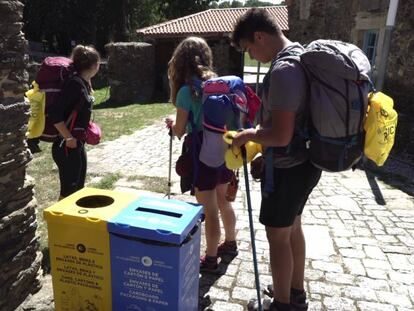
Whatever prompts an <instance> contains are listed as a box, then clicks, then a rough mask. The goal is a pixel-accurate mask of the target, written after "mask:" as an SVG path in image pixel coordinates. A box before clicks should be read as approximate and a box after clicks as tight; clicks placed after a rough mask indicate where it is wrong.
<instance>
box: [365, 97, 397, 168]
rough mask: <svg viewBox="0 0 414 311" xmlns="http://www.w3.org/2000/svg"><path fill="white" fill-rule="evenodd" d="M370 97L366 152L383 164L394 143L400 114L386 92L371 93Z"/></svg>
mask: <svg viewBox="0 0 414 311" xmlns="http://www.w3.org/2000/svg"><path fill="white" fill-rule="evenodd" d="M368 99H369V106H368V109H369V110H368V115H367V118H366V120H365V123H364V129H365V132H366V134H365V145H364V153H365V156H366V157H367V158H368V159H370V160H372V161H374V162H375V163H376V164H377V165H378V166H382V165H383V164H384V162H385V160H387V158H388V155H389V153H390V151H391V148H392V146H393V145H394V139H395V131H396V128H397V120H398V114H397V112H396V111H395V110H394V108H393V106H394V101H393V99H392V98H391V97H389V96H387V95H385V94H384V93H382V92H376V93H370V94H369V95H368Z"/></svg>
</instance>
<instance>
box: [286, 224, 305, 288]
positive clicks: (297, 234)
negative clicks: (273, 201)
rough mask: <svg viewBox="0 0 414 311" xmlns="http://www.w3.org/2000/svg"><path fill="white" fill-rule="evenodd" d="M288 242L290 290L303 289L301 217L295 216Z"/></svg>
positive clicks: (303, 262)
mask: <svg viewBox="0 0 414 311" xmlns="http://www.w3.org/2000/svg"><path fill="white" fill-rule="evenodd" d="M290 242H291V245H292V254H293V263H294V266H293V275H292V285H291V286H292V288H296V289H303V281H304V274H305V257H306V244H305V236H304V235H303V231H302V222H301V216H297V217H296V219H295V222H294V223H293V226H292V233H291V235H290Z"/></svg>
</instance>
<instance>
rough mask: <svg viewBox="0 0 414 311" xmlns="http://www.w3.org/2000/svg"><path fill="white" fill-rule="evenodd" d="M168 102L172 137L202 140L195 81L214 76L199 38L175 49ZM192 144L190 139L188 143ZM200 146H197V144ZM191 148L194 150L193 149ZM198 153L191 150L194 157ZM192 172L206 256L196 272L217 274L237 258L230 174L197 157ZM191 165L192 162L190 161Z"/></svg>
mask: <svg viewBox="0 0 414 311" xmlns="http://www.w3.org/2000/svg"><path fill="white" fill-rule="evenodd" d="M168 65H169V66H168V77H169V83H170V90H171V94H170V100H171V102H172V103H173V105H174V106H175V107H176V108H177V112H176V117H175V121H173V119H171V118H167V119H166V120H165V122H166V125H167V127H168V128H170V129H171V131H172V135H175V136H177V137H179V138H181V137H182V136H183V135H184V134H185V133H187V134H188V135H198V137H199V138H198V139H199V140H200V139H202V135H201V131H202V114H201V104H202V98H201V94H200V93H201V92H200V91H199V90H198V88H197V87H196V84H197V83H196V81H200V80H201V81H205V80H208V79H210V78H212V77H214V76H216V74H215V73H214V71H213V69H212V67H213V55H212V51H211V49H210V47H209V46H208V44H207V42H206V41H205V40H204V39H202V38H199V37H188V38H186V39H184V40H183V41H181V43H180V44H179V45H178V46H177V48H176V49H175V51H174V53H173V55H172V57H171V59H170V61H169V64H168ZM192 141H194V139H193V140H192ZM197 145H201V144H197ZM193 147H194V146H193ZM199 151H200V150H195V152H196V153H195V154H197V155H198V153H199ZM194 158H196V160H195V162H196V163H193V165H192V166H193V168H195V169H196V170H197V173H196V176H195V180H193V183H194V184H193V186H194V190H195V196H196V199H197V202H198V203H200V204H202V205H203V206H204V214H205V234H206V244H207V248H206V253H205V255H204V256H201V258H200V271H201V272H209V273H218V271H219V270H218V257H221V259H222V260H224V261H227V260H231V259H232V258H234V257H235V256H237V254H238V250H237V243H236V232H235V225H236V216H235V213H234V210H233V208H232V206H231V203H230V202H228V201H227V200H226V198H225V196H226V191H227V187H228V184H229V182H230V181H231V180H232V178H233V176H234V173H233V172H232V171H230V170H228V169H227V168H225V167H220V168H218V169H217V168H211V167H209V166H207V165H205V164H204V163H203V162H201V161H200V160H199V159H198V156H197V157H194ZM193 162H194V161H193ZM219 214H220V215H221V219H222V221H223V226H224V233H225V240H224V241H222V242H221V243H219V242H220V235H221V232H220V220H219Z"/></svg>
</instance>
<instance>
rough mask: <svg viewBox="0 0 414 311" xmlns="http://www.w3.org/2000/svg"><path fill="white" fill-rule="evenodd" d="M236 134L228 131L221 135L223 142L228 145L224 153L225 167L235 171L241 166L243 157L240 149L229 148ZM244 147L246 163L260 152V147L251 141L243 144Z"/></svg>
mask: <svg viewBox="0 0 414 311" xmlns="http://www.w3.org/2000/svg"><path fill="white" fill-rule="evenodd" d="M236 133H237V132H236V131H228V132H226V133H224V135H223V140H224V142H225V143H226V144H227V145H228V148H227V150H226V152H225V153H224V161H225V163H226V167H227V168H228V169H230V170H236V169H239V168H240V167H242V166H243V157H242V154H241V150H240V148H236V147H232V146H231V144H232V142H233V137H234V136H235V135H236ZM245 147H246V160H247V163H249V162H251V161H252V160H253V159H254V157H255V156H256V155H257V154H258V153H261V152H262V146H261V145H260V144H257V143H254V142H252V141H248V142H247V143H246V144H245Z"/></svg>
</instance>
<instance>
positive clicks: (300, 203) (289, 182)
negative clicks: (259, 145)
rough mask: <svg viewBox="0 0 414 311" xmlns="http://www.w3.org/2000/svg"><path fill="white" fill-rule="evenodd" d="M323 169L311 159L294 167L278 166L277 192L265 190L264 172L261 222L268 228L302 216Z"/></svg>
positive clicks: (280, 226)
mask: <svg viewBox="0 0 414 311" xmlns="http://www.w3.org/2000/svg"><path fill="white" fill-rule="evenodd" d="M321 173H322V171H321V170H320V169H318V168H316V167H315V166H313V165H312V164H311V163H310V162H308V161H307V162H305V163H302V164H299V165H297V166H294V167H290V168H274V170H273V180H274V187H273V189H274V190H273V192H271V193H264V192H263V189H264V185H265V182H266V181H265V178H264V175H262V182H261V188H262V204H261V209H260V218H259V220H260V222H261V223H262V224H263V225H265V226H268V227H276V228H282V227H289V226H291V225H292V224H293V222H294V221H295V218H296V216H298V215H301V214H302V212H303V208H304V207H305V204H306V201H307V200H308V197H309V195H310V194H311V192H312V190H313V188H314V187H315V186H316V185H317V184H318V182H319V179H320V178H321Z"/></svg>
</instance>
